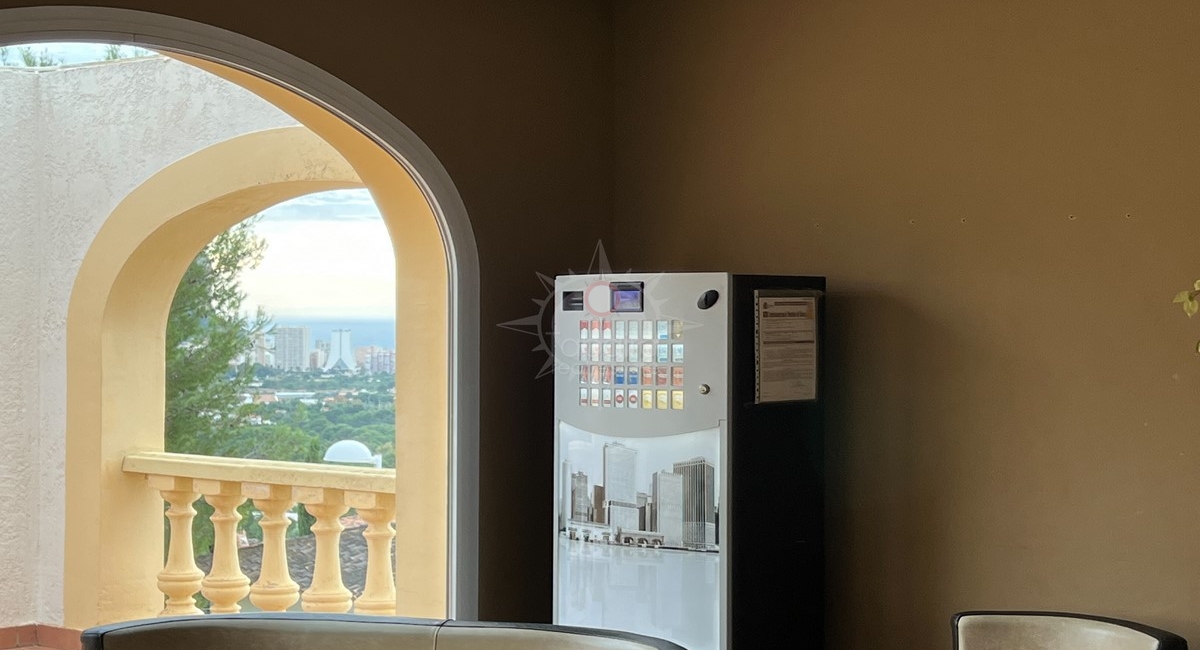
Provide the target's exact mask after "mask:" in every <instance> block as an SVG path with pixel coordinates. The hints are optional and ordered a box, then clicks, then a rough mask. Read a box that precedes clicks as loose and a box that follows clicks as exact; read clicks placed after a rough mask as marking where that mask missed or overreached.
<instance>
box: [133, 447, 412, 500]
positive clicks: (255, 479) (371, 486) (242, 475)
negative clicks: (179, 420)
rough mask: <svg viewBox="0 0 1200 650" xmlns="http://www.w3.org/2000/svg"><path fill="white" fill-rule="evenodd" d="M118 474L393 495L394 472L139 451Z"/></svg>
mask: <svg viewBox="0 0 1200 650" xmlns="http://www.w3.org/2000/svg"><path fill="white" fill-rule="evenodd" d="M121 471H123V472H125V473H126V474H145V475H147V476H150V475H157V476H177V477H180V478H192V479H207V480H210V481H240V482H243V483H266V484H270V485H290V486H294V487H319V488H334V489H339V490H351V491H355V492H381V493H386V494H391V493H394V492H395V491H396V470H394V469H376V468H374V467H346V466H343V465H327V464H317V463H295V462H291V461H283V460H258V459H253V458H222V457H220V456H200V455H197V454H177V453H173V452H168V451H143V452H135V453H129V454H126V455H125V460H124V461H123V462H122V464H121Z"/></svg>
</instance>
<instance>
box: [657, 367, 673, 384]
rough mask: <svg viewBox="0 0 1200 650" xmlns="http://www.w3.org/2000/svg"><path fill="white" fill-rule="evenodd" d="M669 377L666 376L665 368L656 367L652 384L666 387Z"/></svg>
mask: <svg viewBox="0 0 1200 650" xmlns="http://www.w3.org/2000/svg"><path fill="white" fill-rule="evenodd" d="M669 376H670V375H668V374H667V367H666V366H656V367H655V368H654V383H655V385H657V386H666V385H667V377H669Z"/></svg>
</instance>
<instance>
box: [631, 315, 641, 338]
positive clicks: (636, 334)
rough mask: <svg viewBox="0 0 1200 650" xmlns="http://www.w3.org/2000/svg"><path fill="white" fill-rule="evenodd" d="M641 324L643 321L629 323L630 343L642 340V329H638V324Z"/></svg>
mask: <svg viewBox="0 0 1200 650" xmlns="http://www.w3.org/2000/svg"><path fill="white" fill-rule="evenodd" d="M640 322H641V321H636V320H631V321H629V340H630V341H634V340H637V339H638V338H640V334H639V330H640V328H639V327H638V323H640Z"/></svg>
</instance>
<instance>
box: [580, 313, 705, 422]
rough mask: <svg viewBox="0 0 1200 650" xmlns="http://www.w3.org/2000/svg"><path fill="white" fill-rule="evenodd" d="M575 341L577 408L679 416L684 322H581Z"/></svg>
mask: <svg viewBox="0 0 1200 650" xmlns="http://www.w3.org/2000/svg"><path fill="white" fill-rule="evenodd" d="M579 337H580V339H581V340H580V341H579V354H578V358H577V359H576V362H577V363H576V365H575V375H576V376H577V377H578V378H579V384H580V386H581V388H580V389H579V405H580V406H588V407H594V408H625V409H652V410H661V411H682V410H683V408H684V400H683V393H684V391H683V388H684V344H685V341H684V323H683V321H681V320H673V319H659V320H640V319H638V320H634V319H598V320H597V319H590V320H581V321H579ZM599 386H604V387H606V388H602V389H601V388H596V387H599Z"/></svg>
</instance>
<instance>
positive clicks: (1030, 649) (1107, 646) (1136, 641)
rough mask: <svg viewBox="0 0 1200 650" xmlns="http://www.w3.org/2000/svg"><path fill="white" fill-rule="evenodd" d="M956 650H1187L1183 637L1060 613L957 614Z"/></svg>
mask: <svg viewBox="0 0 1200 650" xmlns="http://www.w3.org/2000/svg"><path fill="white" fill-rule="evenodd" d="M953 627H954V648H955V650H1187V641H1186V640H1184V639H1183V637H1181V636H1178V635H1176V634H1172V633H1171V632H1167V631H1166V630H1160V629H1158V628H1153V627H1150V626H1148V625H1142V624H1140V623H1133V622H1131V621H1122V620H1120V619H1115V618H1104V617H1101V616H1088V615H1086V614H1068V613H1062V612H962V613H961V614H957V615H955V617H954V622H953Z"/></svg>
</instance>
